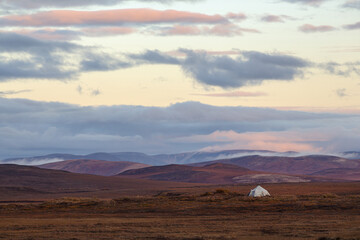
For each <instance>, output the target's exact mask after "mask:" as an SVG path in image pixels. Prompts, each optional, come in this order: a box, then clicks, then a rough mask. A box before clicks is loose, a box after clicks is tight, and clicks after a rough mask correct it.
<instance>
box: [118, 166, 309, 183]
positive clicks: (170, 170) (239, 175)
mask: <svg viewBox="0 0 360 240" xmlns="http://www.w3.org/2000/svg"><path fill="white" fill-rule="evenodd" d="M119 176H126V177H132V178H141V179H151V180H161V181H175V182H191V183H211V184H234V183H278V182H310V181H313V180H316V179H315V178H310V177H301V176H289V175H280V174H273V173H264V172H259V171H251V170H249V169H247V168H243V167H239V166H236V165H231V164H223V163H213V164H210V165H206V166H203V167H193V166H186V165H167V166H157V167H147V168H142V169H136V170H128V171H126V172H123V173H121V174H119Z"/></svg>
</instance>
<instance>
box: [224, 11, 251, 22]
mask: <svg viewBox="0 0 360 240" xmlns="http://www.w3.org/2000/svg"><path fill="white" fill-rule="evenodd" d="M226 17H227V18H228V19H233V20H236V21H242V20H245V19H246V18H247V16H246V15H245V14H244V13H228V14H226Z"/></svg>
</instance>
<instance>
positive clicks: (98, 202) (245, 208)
mask: <svg viewBox="0 0 360 240" xmlns="http://www.w3.org/2000/svg"><path fill="white" fill-rule="evenodd" d="M322 185H323V183H318V184H310V183H308V184H304V185H303V184H275V185H267V186H266V188H267V189H268V190H269V191H270V193H271V194H272V196H271V197H265V198H250V197H247V196H246V192H244V191H245V189H248V190H249V189H250V188H251V187H250V186H241V187H239V186H224V187H218V186H217V187H205V188H190V189H188V190H190V191H187V190H186V189H185V188H184V189H181V190H180V189H179V190H177V191H162V192H158V193H157V194H155V195H153V196H147V197H146V196H132V197H131V196H128V197H126V196H123V197H117V198H112V199H98V198H74V197H65V198H61V199H56V200H50V201H40V202H38V203H15V202H13V203H9V202H7V203H3V204H1V205H0V218H1V221H0V239H14V240H15V239H64V240H65V239H67V240H70V239H73V240H74V239H188V240H189V239H320V238H321V239H337V238H338V239H360V227H359V226H360V188H359V186H360V183H342V184H338V185H337V184H334V185H333V186H332V189H333V191H331V187H330V186H326V185H324V186H322ZM281 189H284V193H283V194H281V193H280V194H279V193H277V191H280V190H281ZM309 189H313V191H309V193H305V192H307V191H308V190H309ZM316 189H317V190H316Z"/></svg>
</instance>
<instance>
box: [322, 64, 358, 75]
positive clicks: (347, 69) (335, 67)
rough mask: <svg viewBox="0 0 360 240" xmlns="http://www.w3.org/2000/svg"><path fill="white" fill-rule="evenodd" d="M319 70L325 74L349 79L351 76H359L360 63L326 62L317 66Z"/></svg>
mask: <svg viewBox="0 0 360 240" xmlns="http://www.w3.org/2000/svg"><path fill="white" fill-rule="evenodd" d="M319 68H322V69H324V70H325V71H326V72H328V73H330V74H334V75H339V76H344V77H349V76H350V75H351V74H356V75H359V76H360V61H359V62H347V63H342V64H341V63H337V62H328V63H323V64H319Z"/></svg>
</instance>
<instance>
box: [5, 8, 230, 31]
mask: <svg viewBox="0 0 360 240" xmlns="http://www.w3.org/2000/svg"><path fill="white" fill-rule="evenodd" d="M226 21H227V20H226V18H224V17H222V16H220V15H207V14H201V13H192V12H184V11H177V10H164V11H161V10H153V9H147V8H143V9H140V8H137V9H117V10H101V11H71V10H54V11H48V12H39V13H34V14H30V15H11V16H5V17H1V18H0V25H1V26H31V27H44V26H45V27H46V26H57V27H59V26H101V25H124V24H145V23H149V24H150V23H219V22H226Z"/></svg>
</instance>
